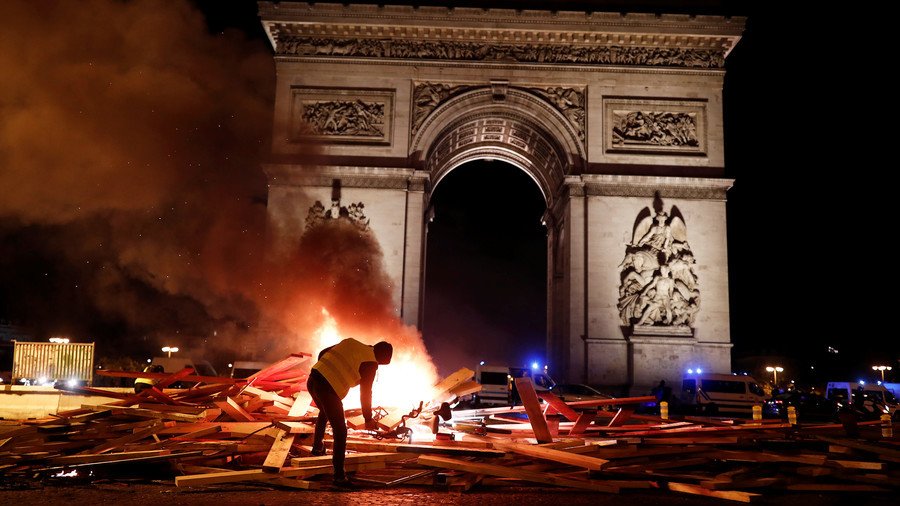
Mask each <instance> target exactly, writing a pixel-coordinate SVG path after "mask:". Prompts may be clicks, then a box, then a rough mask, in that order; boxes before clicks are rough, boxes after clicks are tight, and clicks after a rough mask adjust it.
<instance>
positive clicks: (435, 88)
mask: <svg viewBox="0 0 900 506" xmlns="http://www.w3.org/2000/svg"><path fill="white" fill-rule="evenodd" d="M473 88H475V86H472V85H463V84H458V85H451V84H444V83H416V85H415V87H414V88H413V124H412V134H413V135H416V132H418V131H419V128H420V127H421V126H422V122H424V121H425V118H427V117H428V115H429V114H431V112H432V111H434V110H435V109H436V108H437V106H438V105H440V103H441V102H443V101H444V100H446V99H448V98H450V97H451V96H453V95H458V94H460V93H462V92H464V91H468V90H471V89H473Z"/></svg>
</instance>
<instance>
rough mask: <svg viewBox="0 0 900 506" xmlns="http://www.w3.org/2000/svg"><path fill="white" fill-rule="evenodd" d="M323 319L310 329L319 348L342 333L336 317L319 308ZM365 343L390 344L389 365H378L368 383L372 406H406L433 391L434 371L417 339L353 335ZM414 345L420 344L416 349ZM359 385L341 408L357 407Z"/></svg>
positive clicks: (429, 359)
mask: <svg viewBox="0 0 900 506" xmlns="http://www.w3.org/2000/svg"><path fill="white" fill-rule="evenodd" d="M322 316H323V318H324V320H325V321H324V323H323V324H322V325H321V326H320V327H319V328H318V329H316V331H315V332H314V339H315V341H314V342H316V343H317V346H318V348H317V349H316V352H315V356H318V354H319V351H321V350H322V349H324V348H327V347H329V346H333V345H335V344H337V343H339V342H340V341H341V340H342V339H343V338H344V336H341V334H340V332H339V331H338V326H337V321H335V319H334V318H333V317H332V316H331V315H330V314H329V313H328V311H327V310H326V309H325V308H322ZM353 337H354V338H356V339H359V340H360V341H362V342H365V343H367V344H375V343H376V342H378V341H381V340H384V341H387V342H389V343H391V344H392V345H393V346H394V356H393V358H392V359H391V363H390V364H389V365H382V366H379V367H378V374H377V375H376V376H375V384H374V386H373V387H372V407H378V406H383V407H385V408H398V409H400V410H410V409H413V408H415V407H417V406H418V405H419V401H425V402H428V401H429V400H431V398H432V396H433V395H434V389H433V386H434V384H435V383H437V372H436V371H435V368H434V365H432V363H431V358H430V357H429V356H428V354H427V352H425V351H424V350H425V346H424V345H423V344H422V343H421V339H418V337H417V339H418V342H416V343H415V344H416V345H418V346H412V345H411V343H406V342H403V341H404V340H403V339H399V340H394V339H391V338H383V339H382V338H374V339H366V338H365V337H357V336H353ZM416 348H421V350H417V349H416ZM359 407H360V405H359V387H354V388H352V389H351V390H350V393H349V394H347V397H345V398H344V409H354V408H359Z"/></svg>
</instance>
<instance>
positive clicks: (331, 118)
mask: <svg viewBox="0 0 900 506" xmlns="http://www.w3.org/2000/svg"><path fill="white" fill-rule="evenodd" d="M393 115H394V90H382V89H364V88H340V89H339V88H307V87H294V88H292V89H291V119H290V139H291V140H293V141H297V140H299V139H300V138H312V139H316V140H320V141H322V142H326V143H352V144H390V143H391V124H392V120H393Z"/></svg>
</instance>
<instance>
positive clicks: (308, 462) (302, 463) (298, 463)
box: [291, 452, 409, 467]
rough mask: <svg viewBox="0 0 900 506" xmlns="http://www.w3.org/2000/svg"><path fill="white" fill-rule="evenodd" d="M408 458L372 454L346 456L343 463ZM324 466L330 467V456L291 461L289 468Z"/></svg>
mask: <svg viewBox="0 0 900 506" xmlns="http://www.w3.org/2000/svg"><path fill="white" fill-rule="evenodd" d="M408 458H409V456H407V455H400V454H397V453H387V452H373V453H357V454H352V455H347V456H346V457H345V460H344V462H345V463H347V464H354V463H355V464H362V463H366V462H390V461H394V460H403V459H408ZM324 465H331V456H330V455H322V456H321V457H299V458H293V459H291V466H293V467H315V466H324Z"/></svg>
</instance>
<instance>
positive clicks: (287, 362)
mask: <svg viewBox="0 0 900 506" xmlns="http://www.w3.org/2000/svg"><path fill="white" fill-rule="evenodd" d="M310 357H312V354H310V353H292V354H291V355H289V356H287V357H285V358H283V359H281V360H279V361H278V362H275V363H274V364H272V365H270V366H269V367H266V368H265V369H262V370H259V371H256V372H255V373H253V374H251V375H250V376H247V379H246V380H247V381H248V382H251V383H252V381H253V380H255V379H261V380H266V379H269V378H270V377H272V376H275V375H276V374H279V373H282V372H285V371H287V370H288V369H294V368H295V367H298V366H300V365H301V364H303V363H304V362H309V358H310Z"/></svg>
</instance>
